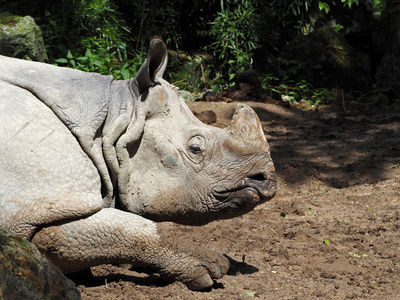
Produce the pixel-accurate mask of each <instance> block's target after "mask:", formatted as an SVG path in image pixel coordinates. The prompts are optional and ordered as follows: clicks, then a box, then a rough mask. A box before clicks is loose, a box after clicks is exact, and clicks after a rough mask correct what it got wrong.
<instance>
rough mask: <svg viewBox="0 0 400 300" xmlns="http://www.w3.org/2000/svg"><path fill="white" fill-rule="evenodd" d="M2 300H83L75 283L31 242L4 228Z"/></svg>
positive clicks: (0, 255)
mask: <svg viewBox="0 0 400 300" xmlns="http://www.w3.org/2000/svg"><path fill="white" fill-rule="evenodd" d="M0 299H5V300H7V299H30V300H35V299H38V300H39V299H71V300H72V299H81V296H80V293H79V291H78V290H77V288H76V286H75V284H74V283H73V282H72V281H71V280H69V279H68V278H66V277H65V276H64V275H63V274H62V273H61V272H60V271H58V270H57V269H56V268H55V267H54V266H53V265H52V264H51V263H50V262H49V261H48V260H47V259H46V258H45V257H44V256H42V255H41V254H40V252H39V251H38V250H37V248H36V247H35V246H34V245H33V244H32V243H30V242H28V241H26V240H23V239H21V238H18V237H16V236H14V235H12V234H11V233H9V232H7V231H5V230H3V229H1V228H0Z"/></svg>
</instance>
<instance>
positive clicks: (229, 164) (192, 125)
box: [118, 40, 276, 225]
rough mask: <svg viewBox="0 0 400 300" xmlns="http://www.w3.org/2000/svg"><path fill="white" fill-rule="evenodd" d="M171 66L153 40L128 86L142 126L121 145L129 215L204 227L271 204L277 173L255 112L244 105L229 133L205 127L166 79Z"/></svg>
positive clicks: (163, 48)
mask: <svg viewBox="0 0 400 300" xmlns="http://www.w3.org/2000/svg"><path fill="white" fill-rule="evenodd" d="M166 64H167V50H166V46H165V44H164V43H163V42H162V41H161V40H153V41H152V43H151V46H150V51H149V56H148V58H147V60H146V62H145V63H144V65H143V66H142V68H141V70H140V71H139V72H138V74H137V76H136V77H135V78H134V79H133V80H132V81H131V83H130V84H131V89H132V91H133V92H134V93H137V94H138V95H139V100H138V106H137V112H136V118H137V123H141V122H140V119H141V118H142V119H144V122H142V124H143V125H141V126H142V128H141V129H140V130H139V131H138V132H140V133H141V134H140V135H139V134H132V135H136V138H135V139H133V140H132V141H130V142H124V143H123V145H124V147H125V149H126V152H125V156H124V157H125V160H126V161H124V163H123V165H124V166H125V170H126V171H124V172H121V173H123V174H122V175H120V176H119V179H118V182H119V194H120V203H121V205H122V206H123V208H124V209H126V210H128V211H131V212H133V213H136V214H140V215H142V216H144V217H146V218H148V219H151V220H154V221H173V222H177V223H181V224H191V225H200V224H205V223H208V222H210V221H212V220H215V219H222V218H232V217H236V216H239V215H242V214H244V213H247V212H249V211H251V210H252V209H253V208H254V207H255V206H257V205H259V204H261V203H263V202H265V201H267V200H270V199H271V198H272V197H273V196H274V195H275V192H276V177H275V170H274V165H273V162H272V160H271V157H270V150H269V145H268V142H267V140H266V138H265V135H264V132H263V130H262V127H261V124H260V121H259V119H258V117H257V114H256V113H255V112H254V110H253V109H251V108H250V107H249V106H247V105H243V104H239V105H238V106H237V109H236V112H235V113H234V116H233V118H232V121H231V122H230V125H229V126H228V127H227V128H225V129H220V128H216V127H213V126H209V125H206V124H204V123H202V122H201V121H199V120H198V119H197V118H196V117H195V116H194V115H193V114H192V112H191V111H190V109H189V108H188V107H187V105H186V104H185V102H184V100H183V99H182V97H181V96H180V94H179V90H178V89H177V88H176V87H174V86H173V85H171V84H169V83H168V82H166V81H165V80H163V79H162V75H163V72H164V70H165V66H166ZM133 127H134V126H133ZM139 127H140V126H139ZM127 131H129V128H128V130H127ZM132 132H135V130H133V129H132ZM122 156H123V155H119V160H120V164H122V158H121V157H122ZM121 169H122V168H121Z"/></svg>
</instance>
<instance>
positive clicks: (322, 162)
mask: <svg viewBox="0 0 400 300" xmlns="http://www.w3.org/2000/svg"><path fill="white" fill-rule="evenodd" d="M248 104H249V105H251V106H252V107H253V108H254V109H255V110H256V112H257V113H258V115H259V117H260V120H261V121H262V124H263V129H264V131H265V134H266V136H267V139H268V141H269V143H270V147H271V155H272V158H273V160H274V163H275V167H276V171H277V177H278V193H277V195H276V196H275V198H274V199H272V200H271V201H270V202H268V203H265V204H263V205H261V206H259V207H257V208H256V209H255V210H254V211H252V212H251V213H249V214H247V215H244V216H242V217H239V218H236V219H231V220H222V221H216V222H213V223H210V224H208V225H206V226H202V227H187V226H175V225H174V226H172V224H171V230H174V231H179V232H180V235H181V236H182V237H184V239H187V240H191V241H194V242H196V243H198V244H203V245H204V244H205V245H209V246H210V247H214V248H216V249H220V250H222V251H223V252H224V253H225V254H226V255H227V256H228V257H229V259H230V261H231V268H230V270H229V272H228V274H227V275H226V276H225V277H223V278H221V279H219V280H217V281H216V282H215V284H214V286H213V287H212V288H211V289H209V290H206V291H203V292H193V291H190V290H188V289H187V288H186V286H185V285H184V284H182V283H180V282H165V281H163V280H161V279H160V278H159V276H158V274H147V273H143V272H136V271H134V270H131V269H130V266H112V265H103V266H99V267H96V268H93V269H92V272H93V274H94V275H95V276H94V278H91V279H89V278H88V277H86V278H84V277H82V278H78V279H75V282H76V283H77V285H78V288H79V290H80V291H81V293H82V298H83V299H96V300H97V299H251V298H258V299H400V143H399V134H400V112H397V113H396V112H394V111H386V112H384V111H380V112H374V113H369V114H359V113H358V114H355V113H354V114H352V113H342V112H338V111H337V110H334V109H329V108H324V109H322V108H320V109H319V110H318V111H312V110H307V109H301V108H296V107H292V108H284V107H282V106H277V105H273V104H263V103H248ZM235 105H236V104H235V103H221V102H219V103H206V102H194V103H190V107H191V109H192V110H194V111H196V112H201V111H204V110H213V111H214V112H215V113H216V114H217V123H216V124H215V125H216V126H222V127H224V126H226V125H227V124H228V123H229V118H230V117H231V116H232V114H233V110H234V108H235ZM177 227H178V229H176V228H177Z"/></svg>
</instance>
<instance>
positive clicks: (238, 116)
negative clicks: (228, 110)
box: [228, 104, 269, 150]
mask: <svg viewBox="0 0 400 300" xmlns="http://www.w3.org/2000/svg"><path fill="white" fill-rule="evenodd" d="M228 129H229V130H230V131H231V132H232V133H233V134H235V135H238V136H239V137H240V138H241V139H242V140H244V141H246V143H251V144H254V145H255V146H258V147H261V148H263V149H266V150H268V149H269V146H268V142H267V139H266V138H265V135H264V131H263V129H262V126H261V123H260V120H259V118H258V116H257V114H256V112H255V111H254V110H253V109H252V108H251V107H250V106H248V105H245V104H238V106H237V107H236V111H235V113H234V115H233V117H232V120H231V122H230V124H229V127H228Z"/></svg>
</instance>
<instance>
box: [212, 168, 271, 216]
mask: <svg viewBox="0 0 400 300" xmlns="http://www.w3.org/2000/svg"><path fill="white" fill-rule="evenodd" d="M275 193H276V181H275V178H274V176H269V177H268V178H267V179H266V178H265V177H264V175H262V174H258V175H256V176H252V177H249V178H245V179H243V180H242V181H241V183H240V184H239V185H238V186H236V187H234V188H231V189H226V188H215V189H213V195H214V197H215V199H216V200H217V202H218V203H217V204H216V205H215V206H216V207H218V208H219V210H227V211H234V210H244V211H243V212H242V213H245V212H248V211H250V210H252V209H253V208H254V207H255V206H257V205H259V204H262V203H264V202H266V201H268V200H270V199H272V198H273V197H274V195H275Z"/></svg>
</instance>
